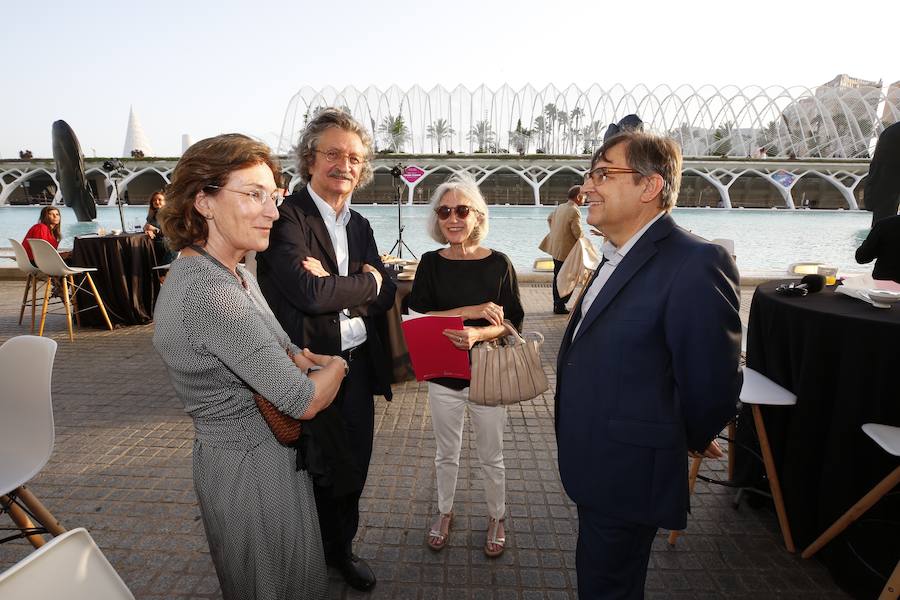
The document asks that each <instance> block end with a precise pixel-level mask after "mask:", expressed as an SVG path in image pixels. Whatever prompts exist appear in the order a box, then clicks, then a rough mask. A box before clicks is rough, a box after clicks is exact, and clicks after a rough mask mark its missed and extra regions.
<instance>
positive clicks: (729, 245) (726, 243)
mask: <svg viewBox="0 0 900 600" xmlns="http://www.w3.org/2000/svg"><path fill="white" fill-rule="evenodd" d="M710 242H712V243H713V244H717V245H719V246H722V247H723V248H725V250H727V251H728V254H730V255H731V257H732V258H737V257H736V256H735V254H734V240H731V239H728V238H716V239H714V240H710Z"/></svg>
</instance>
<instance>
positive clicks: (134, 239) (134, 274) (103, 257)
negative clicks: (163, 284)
mask: <svg viewBox="0 0 900 600" xmlns="http://www.w3.org/2000/svg"><path fill="white" fill-rule="evenodd" d="M68 263H69V264H71V265H72V266H78V267H96V268H97V272H96V273H92V275H91V276H92V277H93V279H94V284H95V285H96V286H97V291H98V292H99V293H100V297H101V298H103V303H104V304H105V306H106V311H107V312H108V313H109V318H110V320H111V321H112V323H113V325H143V324H145V323H149V322H150V321H152V320H153V305H154V304H155V303H156V296H157V294H159V277H158V276H157V274H156V271H154V270H153V267H155V266H157V260H156V252H155V250H154V247H153V240H151V239H150V238H149V237H148V236H147V235H146V234H144V233H136V234H123V235H106V236H84V237H76V238H75V244H74V246H73V248H72V255H71V257H70V258H69V260H68ZM91 306H96V302H94V298H93V296H91V295H90V294H85V293H81V292H79V294H78V307H79V309H86V308H88V307H91ZM101 319H102V317H101V316H100V312H99V311H97V310H86V311H85V312H83V313H81V324H82V325H90V326H96V327H102V326H104V324H103V322H102V320H101Z"/></svg>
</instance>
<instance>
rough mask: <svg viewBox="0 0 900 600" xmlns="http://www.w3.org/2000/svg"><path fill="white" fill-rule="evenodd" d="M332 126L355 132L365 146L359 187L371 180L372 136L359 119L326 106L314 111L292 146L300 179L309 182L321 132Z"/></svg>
mask: <svg viewBox="0 0 900 600" xmlns="http://www.w3.org/2000/svg"><path fill="white" fill-rule="evenodd" d="M332 127H337V128H338V129H343V130H344V131H349V132H350V133H355V134H356V135H358V136H359V139H360V141H362V144H363V146H365V148H366V156H365V159H366V160H365V162H364V163H363V164H362V170H361V172H360V174H359V185H358V186H357V188H361V187H363V186H364V185H366V184H367V183H369V182H370V181H372V177H373V173H372V162H371V161H372V157H373V156H374V151H373V149H372V136H371V135H369V132H368V131H366V128H365V127H363V126H362V125H360V123H359V121H357V120H356V119H354V118H353V117H352V116H350V114H349V113H346V112H344V111H343V110H341V109H339V108H334V107H331V106H329V107H327V108H323V109H321V110H319V111H318V112H316V114H315V116H313V118H312V119H311V120H310V121H309V123H307V124H306V128H304V130H303V132H302V133H301V134H300V139H299V141H297V145H296V146H294V154H295V155H296V156H297V170H298V171H299V172H300V179H301V180H302V181H303V183H309V179H310V175H309V167H311V166H312V164H313V162H315V160H316V150H318V148H319V139H320V138H321V137H322V134H323V133H324V132H325V131H326V130H328V129H331V128H332Z"/></svg>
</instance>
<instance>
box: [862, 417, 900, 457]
mask: <svg viewBox="0 0 900 600" xmlns="http://www.w3.org/2000/svg"><path fill="white" fill-rule="evenodd" d="M862 430H863V432H864V433H865V434H866V435H867V436H869V437H870V438H872V439H873V440H875V442H876V443H877V444H878V445H879V446H881V447H882V448H883V449H884V451H885V452H887V453H888V454H890V455H892V456H900V427H894V426H892V425H882V424H880V423H866V424H865V425H863V426H862Z"/></svg>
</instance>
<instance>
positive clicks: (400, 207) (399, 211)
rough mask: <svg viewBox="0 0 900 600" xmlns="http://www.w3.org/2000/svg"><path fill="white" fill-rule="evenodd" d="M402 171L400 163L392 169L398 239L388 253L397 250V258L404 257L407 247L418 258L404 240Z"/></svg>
mask: <svg viewBox="0 0 900 600" xmlns="http://www.w3.org/2000/svg"><path fill="white" fill-rule="evenodd" d="M400 173H401V169H400V165H397V166H396V167H394V168H393V169H391V176H392V177H393V178H394V185H395V186H397V241H396V242H394V245H393V246H391V251H390V252H388V254H393V253H394V250H396V251H397V258H403V249H404V248H406V250H407V251H408V252H409V253H410V254H411V255H412V257H413V258H418V257H417V256H416V254H415V252H413V251H412V248H410V247H409V246H407V245H406V242H404V241H403V229H404V226H403V183H401V181H400Z"/></svg>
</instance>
